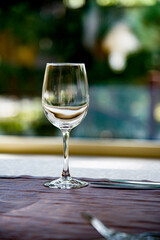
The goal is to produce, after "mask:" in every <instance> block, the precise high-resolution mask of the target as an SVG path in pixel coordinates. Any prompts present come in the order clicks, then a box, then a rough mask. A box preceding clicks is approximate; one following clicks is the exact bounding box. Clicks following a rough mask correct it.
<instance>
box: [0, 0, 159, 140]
mask: <svg viewBox="0 0 160 240" xmlns="http://www.w3.org/2000/svg"><path fill="white" fill-rule="evenodd" d="M46 62H84V63H85V64H86V69H87V74H88V81H89V86H90V108H89V111H88V114H87V117H86V118H85V120H84V121H83V122H82V123H81V124H80V125H79V126H78V127H76V128H75V129H74V130H73V131H72V133H71V134H72V136H75V137H81V138H82V137H84V138H114V139H116V138H127V139H153V140H159V139H160V1H156V0H128V1H127V0H76V1H75V0H64V1H61V0H52V1H51V0H46V1H42V0H39V1H38V4H37V2H35V1H12V3H10V4H8V2H5V1H3V2H2V3H0V135H20V136H22V135H23V136H58V135H61V133H60V131H59V130H58V129H57V128H55V127H54V126H51V124H50V123H49V122H48V120H47V119H46V118H45V116H44V114H43V109H42V106H41V89H42V83H43V76H44V70H45V65H46Z"/></svg>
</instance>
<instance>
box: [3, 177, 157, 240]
mask: <svg viewBox="0 0 160 240" xmlns="http://www.w3.org/2000/svg"><path fill="white" fill-rule="evenodd" d="M48 179H49V178H48ZM48 179H46V178H39V177H29V176H21V177H15V178H14V177H8V178H7V177H1V178H0V239H1V240H3V239H6V240H22V239H23V240H31V239H34V240H51V239H65V240H67V239H68V240H69V239H70V240H72V239H76V240H78V239H85V240H88V239H99V238H100V235H99V234H98V233H97V232H96V231H95V230H94V229H93V228H92V226H90V225H89V224H88V223H87V222H86V221H85V220H84V219H83V218H82V216H81V213H82V212H83V211H89V212H91V213H92V214H93V215H95V216H97V217H98V218H100V219H101V220H102V221H103V222H104V223H105V224H106V225H108V226H109V227H112V228H115V229H116V230H119V231H126V232H128V233H140V232H143V231H160V190H123V189H101V188H92V187H91V185H89V186H88V187H85V188H81V189H72V190H60V189H49V188H46V187H44V186H43V182H44V181H46V180H48ZM88 180H89V182H90V181H93V179H92V180H91V179H88ZM94 181H95V179H94ZM97 181H100V180H97Z"/></svg>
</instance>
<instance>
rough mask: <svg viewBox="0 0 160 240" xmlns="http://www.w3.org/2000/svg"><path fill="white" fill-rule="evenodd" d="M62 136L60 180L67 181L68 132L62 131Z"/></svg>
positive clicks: (68, 174)
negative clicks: (62, 157)
mask: <svg viewBox="0 0 160 240" xmlns="http://www.w3.org/2000/svg"><path fill="white" fill-rule="evenodd" d="M62 134H63V156H64V160H63V172H62V178H65V179H67V178H68V177H70V173H69V159H68V156H69V134H70V131H68V130H62Z"/></svg>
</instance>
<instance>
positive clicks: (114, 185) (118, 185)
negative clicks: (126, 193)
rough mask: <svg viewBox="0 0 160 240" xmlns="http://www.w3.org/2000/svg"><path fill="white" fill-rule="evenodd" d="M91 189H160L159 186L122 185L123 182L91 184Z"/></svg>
mask: <svg viewBox="0 0 160 240" xmlns="http://www.w3.org/2000/svg"><path fill="white" fill-rule="evenodd" d="M90 184H91V187H101V188H119V189H122V188H123V189H136V190H139V189H141V190H142V189H143V190H155V189H160V186H157V185H146V184H135V183H122V182H91V183H90Z"/></svg>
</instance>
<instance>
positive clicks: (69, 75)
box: [42, 63, 89, 189]
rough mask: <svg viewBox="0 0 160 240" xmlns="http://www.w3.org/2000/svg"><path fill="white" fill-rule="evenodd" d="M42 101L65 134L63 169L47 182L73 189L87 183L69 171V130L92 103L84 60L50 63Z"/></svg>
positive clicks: (50, 119)
mask: <svg viewBox="0 0 160 240" xmlns="http://www.w3.org/2000/svg"><path fill="white" fill-rule="evenodd" d="M42 105H43V108H44V113H45V115H46V117H47V119H48V120H49V121H50V122H51V123H52V124H53V125H54V126H56V127H57V128H59V129H60V130H61V132H62V135H63V148H64V150H63V152H64V161H63V171H62V176H61V177H60V178H58V179H56V180H52V181H49V182H46V183H44V185H45V186H47V187H50V188H60V189H71V188H81V187H85V186H87V185H88V183H87V182H84V181H80V180H78V179H74V178H72V177H71V176H70V172H69V159H68V155H69V134H70V131H71V129H72V128H74V127H76V126H77V125H78V124H80V122H81V121H82V120H83V119H84V117H85V116H86V114H87V110H88V106H89V90H88V80H87V74H86V69H85V65H84V64H83V63H47V65H46V69H45V75H44V82H43V90H42Z"/></svg>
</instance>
